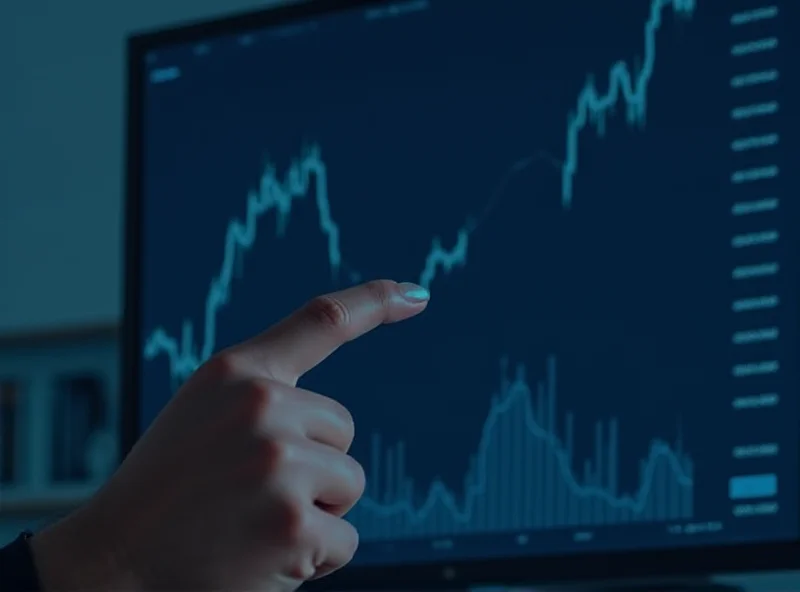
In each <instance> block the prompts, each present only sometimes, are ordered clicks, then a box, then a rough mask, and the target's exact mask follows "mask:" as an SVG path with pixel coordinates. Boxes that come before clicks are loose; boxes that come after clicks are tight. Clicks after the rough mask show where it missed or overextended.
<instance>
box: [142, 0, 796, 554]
mask: <svg viewBox="0 0 800 592" xmlns="http://www.w3.org/2000/svg"><path fill="white" fill-rule="evenodd" d="M796 9H797V7H796V6H795V2H794V0H786V1H785V2H780V1H775V2H773V3H772V4H770V5H767V4H765V3H763V2H755V1H753V0H736V1H730V2H721V1H717V0H643V1H640V2H631V1H630V0H615V1H606V2H597V1H596V0H563V1H560V2H547V3H541V2H521V1H519V0H491V1H489V0H411V1H408V2H397V3H385V2H384V3H374V4H369V5H365V4H362V5H360V6H358V7H355V8H353V7H351V8H349V9H342V10H339V11H333V12H325V13H318V14H316V16H309V17H307V18H303V19H295V20H293V21H291V22H288V23H287V22H282V24H281V25H280V26H273V27H261V26H260V25H259V27H253V28H248V29H246V30H245V29H242V30H240V31H235V32H230V33H229V34H220V35H214V36H211V37H209V38H205V39H199V40H196V41H193V42H192V43H184V44H166V45H163V44H162V45H161V46H158V47H154V48H152V51H150V52H149V53H147V55H146V56H142V59H143V60H144V61H145V64H144V65H143V66H142V67H143V71H144V72H145V73H146V74H145V75H146V80H143V81H142V84H141V92H142V93H143V96H142V98H141V101H142V116H141V120H140V123H141V130H140V133H141V137H142V138H143V140H142V141H143V144H142V146H141V150H142V151H141V159H142V161H141V162H142V177H141V179H140V181H139V185H140V188H141V191H140V195H138V197H137V199H139V200H140V201H141V217H140V236H139V248H140V250H139V252H138V257H139V266H140V267H139V281H140V285H139V288H138V289H139V293H140V299H139V302H138V305H137V306H138V307H139V308H138V320H139V326H138V328H137V330H138V331H139V334H138V339H139V343H140V345H141V347H140V351H139V355H140V362H139V370H140V374H139V380H138V388H139V401H140V403H139V413H140V417H139V425H140V428H141V429H144V428H145V427H146V426H147V425H148V424H149V423H150V422H151V421H152V420H153V418H154V417H155V416H156V414H158V413H159V410H160V409H162V407H163V406H164V404H165V403H166V402H167V401H168V400H169V399H170V397H171V395H172V394H173V393H174V392H175V390H176V388H177V387H178V386H179V385H180V384H181V382H182V381H183V380H184V379H186V377H187V376H188V375H189V374H190V373H191V372H192V371H193V370H194V369H195V368H196V367H197V366H198V365H199V364H201V363H202V362H203V361H204V360H206V359H207V358H208V357H209V356H210V355H212V354H213V353H214V352H216V351H218V350H220V349H221V348H223V347H225V346H228V345H230V344H233V343H235V342H237V341H239V340H242V339H245V338H247V337H250V336H252V335H254V334H256V333H258V332H260V331H262V330H264V329H265V328H267V327H268V326H269V325H271V324H272V323H273V322H274V321H276V320H278V319H279V318H281V317H283V316H284V315H286V314H287V313H288V312H290V311H291V310H293V309H294V308H296V307H297V306H299V305H301V304H302V303H304V302H305V301H307V300H308V299H309V298H311V297H312V296H314V295H317V294H321V293H325V292H328V291H331V290H335V289H340V288H342V287H345V286H349V285H353V284H354V283H358V282H361V281H364V280H367V279H374V278H392V279H396V280H398V281H415V282H417V283H419V284H422V285H423V286H426V287H428V288H430V291H431V293H432V301H431V304H430V306H429V308H428V310H427V311H426V312H425V314H423V315H422V316H420V317H418V318H415V319H414V320H412V321H409V322H407V323H403V324H401V325H397V326H392V327H386V328H384V329H382V330H380V331H378V332H377V333H375V334H371V335H370V336H368V337H366V338H364V339H362V340H359V341H358V342H354V343H352V344H350V345H348V346H347V347H346V348H344V349H342V350H341V351H340V352H338V353H337V354H336V355H335V356H333V358H332V359H330V360H328V361H327V362H326V363H324V364H322V365H321V366H320V367H319V368H318V369H316V370H315V371H314V372H312V373H311V374H309V375H308V376H307V377H306V379H305V381H304V382H303V383H302V386H304V387H306V388H309V389H312V390H315V391H317V392H320V393H323V394H325V395H328V396H330V397H333V398H335V399H337V400H339V401H341V402H342V403H344V404H345V405H346V406H347V407H348V408H349V409H350V410H351V412H352V413H353V415H354V417H355V421H356V426H357V437H356V441H355V444H354V446H353V449H352V453H353V455H354V456H355V457H356V458H357V459H358V460H359V461H360V462H361V463H362V464H363V466H364V468H365V471H366V473H367V476H368V485H367V490H366V493H365V495H364V498H363V500H362V501H361V502H360V503H359V504H358V505H357V506H356V508H355V509H354V510H353V511H352V512H351V513H350V515H349V519H350V520H352V522H353V523H354V524H355V525H356V526H357V527H358V529H359V532H360V535H361V545H360V549H359V551H358V553H357V556H356V558H355V560H354V564H355V565H362V566H387V565H391V564H404V565H405V564H409V563H420V564H424V563H429V562H440V561H443V560H454V561H458V560H474V559H479V558H491V557H514V556H516V557H543V556H553V555H560V556H561V555H571V554H575V555H578V554H593V553H605V552H609V551H627V550H634V549H638V550H641V549H674V548H677V547H696V546H698V545H727V544H733V543H772V542H776V541H787V540H794V539H796V538H797V537H798V419H800V416H799V415H798V396H797V395H798V383H797V378H798V376H797V371H796V368H795V365H796V364H795V361H796V360H797V359H798V354H800V351H798V331H797V329H798V322H797V321H798V319H797V314H796V312H797V307H796V302H797V298H798V292H797V289H798V282H797V280H798V274H797V270H796V268H795V267H794V264H793V263H792V261H796V260H797V249H796V247H797V243H796V240H797V239H796V236H797V235H796V232H797V228H798V217H797V216H798V205H797V199H796V197H797V193H798V189H800V185H798V181H797V177H796V176H795V174H794V173H795V172H796V168H797V167H796V166H795V167H791V168H788V165H790V164H791V157H790V160H789V161H787V160H786V156H787V155H791V154H792V153H795V154H796V153H797V150H798V143H797V131H798V125H797V124H798V119H797V112H796V110H793V105H796V104H798V101H791V100H789V99H787V97H790V96H796V95H794V93H795V92H796V91H797V84H798V83H797V79H796V78H795V77H794V76H793V75H792V74H791V71H793V70H794V67H792V66H791V62H790V59H789V58H787V57H786V47H785V43H790V41H789V40H788V37H789V36H788V34H785V31H786V23H787V19H788V18H789V16H788V15H787V14H786V11H787V10H796ZM786 63H789V64H790V65H789V66H788V67H787V66H786ZM787 68H788V69H787ZM793 196H794V197H793Z"/></svg>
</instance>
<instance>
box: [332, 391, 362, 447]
mask: <svg viewBox="0 0 800 592" xmlns="http://www.w3.org/2000/svg"><path fill="white" fill-rule="evenodd" d="M331 400H332V401H333V409H334V413H335V414H336V415H337V416H338V417H339V419H340V421H341V422H342V426H343V429H344V430H345V434H346V435H347V438H348V439H349V440H352V439H353V438H354V436H355V431H356V422H355V420H354V419H353V414H352V413H350V410H349V409H348V408H347V407H345V406H344V405H342V404H341V403H339V402H338V401H335V400H333V399H331Z"/></svg>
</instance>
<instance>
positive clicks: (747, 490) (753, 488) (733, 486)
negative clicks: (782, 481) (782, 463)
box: [728, 473, 778, 500]
mask: <svg viewBox="0 0 800 592" xmlns="http://www.w3.org/2000/svg"><path fill="white" fill-rule="evenodd" d="M776 495H778V476H777V475H775V474H774V473H773V474H769V475H745V476H741V477H733V478H731V480H730V482H729V483H728V497H729V498H730V499H732V500H746V499H758V498H765V497H775V496H776Z"/></svg>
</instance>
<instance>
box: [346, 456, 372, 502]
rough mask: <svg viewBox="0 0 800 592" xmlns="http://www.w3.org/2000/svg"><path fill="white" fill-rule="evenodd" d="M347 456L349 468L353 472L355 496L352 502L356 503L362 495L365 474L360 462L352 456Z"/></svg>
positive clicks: (365, 483)
mask: <svg viewBox="0 0 800 592" xmlns="http://www.w3.org/2000/svg"><path fill="white" fill-rule="evenodd" d="M347 458H348V459H350V461H349V462H350V470H351V472H352V474H353V494H354V496H355V499H354V500H353V503H356V502H357V501H358V500H359V499H361V496H362V495H364V490H365V489H366V486H367V475H366V473H365V471H364V467H363V466H362V465H361V463H360V462H358V461H357V460H356V459H354V458H353V457H352V456H348V457H347Z"/></svg>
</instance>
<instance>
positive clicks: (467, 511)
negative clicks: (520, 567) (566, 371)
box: [350, 357, 694, 534]
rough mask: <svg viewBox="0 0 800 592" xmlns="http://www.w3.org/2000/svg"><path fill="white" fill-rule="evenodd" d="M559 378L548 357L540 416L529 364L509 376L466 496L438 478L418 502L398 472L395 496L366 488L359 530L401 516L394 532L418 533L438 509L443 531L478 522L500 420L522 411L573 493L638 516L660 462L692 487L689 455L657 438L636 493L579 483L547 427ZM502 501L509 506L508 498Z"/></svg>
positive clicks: (357, 517)
mask: <svg viewBox="0 0 800 592" xmlns="http://www.w3.org/2000/svg"><path fill="white" fill-rule="evenodd" d="M555 382H556V362H555V358H553V357H550V358H548V360H547V377H546V379H545V380H544V381H543V382H540V383H539V385H538V387H539V388H538V392H539V394H540V397H541V396H542V395H543V394H546V396H547V398H548V399H549V400H548V402H547V405H548V406H551V407H550V408H548V409H544V408H542V410H543V411H544V413H543V414H544V415H545V416H546V417H539V416H537V415H536V414H535V413H534V411H533V405H532V403H531V400H532V398H533V397H532V390H531V388H530V386H529V385H528V382H527V380H526V377H525V369H524V367H523V366H519V367H518V368H517V373H516V376H515V377H514V379H513V380H512V381H507V380H505V379H504V383H503V387H502V388H501V392H500V395H499V396H496V397H495V398H494V400H493V403H492V406H491V408H490V411H489V414H488V416H487V418H486V420H485V422H484V424H483V430H482V433H481V439H480V443H479V446H478V452H477V454H476V463H475V466H474V473H473V474H472V475H470V479H468V485H466V487H465V491H464V493H463V495H462V496H460V497H461V500H460V501H459V500H457V499H456V495H455V494H453V493H452V492H451V491H450V490H449V489H448V488H447V486H446V485H445V484H444V483H443V482H442V481H440V480H438V479H437V480H435V481H433V483H432V484H431V486H430V488H429V489H428V492H427V495H425V496H424V497H423V498H422V501H421V502H419V503H416V504H415V502H414V497H415V496H414V494H413V491H412V489H411V487H410V485H411V484H410V482H409V483H407V484H403V483H401V482H400V481H402V480H403V477H402V476H400V475H399V474H397V475H395V477H394V479H393V481H392V483H393V487H392V488H391V489H393V490H394V492H402V493H401V494H400V495H399V496H397V498H396V499H394V500H388V501H384V500H378V499H375V497H376V496H375V495H374V494H372V495H370V493H369V492H367V493H366V494H365V496H364V497H362V499H361V501H360V502H359V504H358V506H356V508H354V509H353V511H352V512H351V514H350V520H351V521H352V522H353V523H354V524H356V525H357V526H358V527H359V530H362V529H364V530H365V532H367V533H369V532H371V531H372V530H373V529H374V528H375V522H374V519H375V518H377V519H378V520H383V519H387V518H398V517H399V518H400V519H401V524H403V525H404V526H403V527H401V526H399V525H398V523H397V522H393V523H392V524H393V529H394V531H395V532H396V531H397V529H402V528H406V529H408V530H409V534H414V527H415V525H420V524H422V523H424V522H425V521H428V520H432V518H431V516H432V514H433V513H434V512H435V511H436V510H437V508H438V509H441V510H444V511H445V512H446V517H447V520H448V522H450V524H447V525H445V526H442V524H441V520H442V518H441V516H437V518H436V524H437V525H438V526H440V527H442V529H443V530H445V531H446V530H449V529H451V528H452V526H453V525H457V524H461V525H464V524H469V523H470V522H472V521H473V520H474V517H475V514H476V512H477V510H476V508H477V506H478V504H480V503H481V502H484V503H485V500H484V499H482V498H484V497H485V496H486V495H487V493H488V489H489V484H490V483H492V482H494V480H493V479H492V478H490V477H489V474H490V472H491V469H492V467H491V466H490V464H491V463H490V461H489V458H490V449H491V448H492V447H494V446H496V445H497V444H496V441H495V438H496V437H497V434H498V432H500V431H503V430H510V429H511V428H510V427H509V426H508V425H505V426H504V425H501V422H502V421H504V419H506V418H509V417H511V416H514V417H519V416H520V414H521V417H522V421H523V425H524V428H525V431H526V433H527V434H528V435H529V436H530V437H531V438H533V439H536V440H538V441H541V442H542V443H543V444H544V445H545V448H546V450H547V454H548V455H550V456H551V457H552V458H553V459H554V461H555V469H556V471H557V473H558V476H559V477H560V478H561V479H563V481H564V483H565V485H566V490H567V492H568V494H571V495H573V496H575V497H576V498H593V499H595V500H599V501H601V502H602V503H604V504H605V505H606V506H607V507H608V508H611V509H615V510H623V511H628V512H630V513H631V514H632V515H633V516H636V515H638V514H641V513H643V512H644V511H645V509H646V508H647V504H648V501H650V498H651V497H652V494H653V490H654V487H655V481H656V471H657V469H658V467H659V463H665V464H666V467H667V468H668V469H669V471H670V474H671V475H672V478H673V479H674V481H675V484H676V485H677V486H678V487H680V488H682V489H687V490H689V489H691V488H692V487H693V483H694V481H693V475H692V470H691V468H690V466H687V465H690V461H689V459H688V458H687V457H685V456H684V455H683V454H682V453H681V452H680V451H679V452H677V453H676V452H674V451H673V450H672V448H671V447H670V446H669V445H668V444H667V443H665V442H661V441H657V440H656V441H653V442H652V443H651V446H650V451H649V455H648V457H647V458H646V459H645V460H644V462H643V471H642V475H641V482H640V484H639V488H638V490H637V491H636V492H635V493H634V494H633V495H619V494H616V492H614V491H612V490H611V489H610V488H611V487H613V485H611V484H607V486H606V487H602V486H599V485H596V484H586V483H581V482H579V480H578V479H577V478H576V477H575V474H574V472H573V469H572V465H573V463H574V459H573V458H572V454H571V452H570V451H569V450H568V449H567V448H566V447H565V445H564V442H562V440H561V439H560V438H559V437H558V436H557V434H556V430H555V426H552V425H551V426H546V425H545V424H546V423H547V421H548V420H547V416H549V417H550V418H551V421H552V418H554V416H555V411H554V407H555V397H556V393H555ZM520 407H521V408H520ZM503 452H504V453H505V456H508V455H509V451H508V450H505V451H503ZM520 457H521V455H520ZM397 468H398V467H397V465H395V466H394V469H395V472H396V473H399V471H397ZM607 468H608V467H606V469H607ZM372 470H373V471H374V470H376V467H372ZM513 474H516V475H525V474H526V469H525V468H524V467H516V468H515V471H514V472H513ZM375 477H376V475H370V477H369V478H368V480H367V481H368V482H369V483H373V484H375V483H376V482H378V483H379V482H380V479H376V478H375ZM406 479H408V478H406ZM406 485H408V486H406ZM515 485H516V486H518V487H522V486H523V485H522V482H521V480H520V479H519V478H516V479H515ZM378 495H380V493H378ZM503 505H508V502H507V500H506V503H505V504H503ZM517 519H519V517H517ZM518 526H519V525H518ZM370 527H372V528H370Z"/></svg>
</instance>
